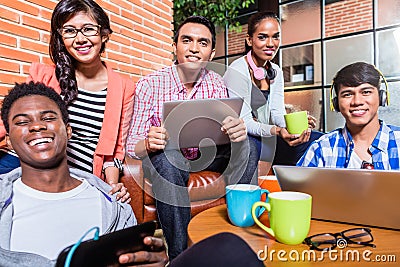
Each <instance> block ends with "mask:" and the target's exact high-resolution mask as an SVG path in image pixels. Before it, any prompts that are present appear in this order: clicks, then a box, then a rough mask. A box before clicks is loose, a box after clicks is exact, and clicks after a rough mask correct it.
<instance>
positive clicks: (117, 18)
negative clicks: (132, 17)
mask: <svg viewBox="0 0 400 267" xmlns="http://www.w3.org/2000/svg"><path fill="white" fill-rule="evenodd" d="M110 21H112V22H113V23H116V24H119V25H122V26H125V27H127V28H128V29H132V28H133V23H132V22H131V21H129V20H126V19H124V18H121V17H120V16H115V15H111V16H110Z"/></svg>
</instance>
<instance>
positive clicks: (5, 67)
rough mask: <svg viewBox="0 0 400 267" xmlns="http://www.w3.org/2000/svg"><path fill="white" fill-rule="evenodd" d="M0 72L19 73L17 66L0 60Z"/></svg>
mask: <svg viewBox="0 0 400 267" xmlns="http://www.w3.org/2000/svg"><path fill="white" fill-rule="evenodd" d="M0 70H4V71H10V72H17V73H19V64H18V63H15V62H12V61H9V60H4V59H2V58H0Z"/></svg>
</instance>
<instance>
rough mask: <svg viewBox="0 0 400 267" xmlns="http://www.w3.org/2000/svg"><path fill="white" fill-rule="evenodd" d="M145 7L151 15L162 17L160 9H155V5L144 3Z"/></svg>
mask: <svg viewBox="0 0 400 267" xmlns="http://www.w3.org/2000/svg"><path fill="white" fill-rule="evenodd" d="M143 7H144V9H145V10H147V11H149V12H150V13H151V14H154V15H156V16H160V15H161V13H162V12H161V11H160V10H159V9H157V8H155V7H154V5H153V3H151V4H149V3H146V2H143Z"/></svg>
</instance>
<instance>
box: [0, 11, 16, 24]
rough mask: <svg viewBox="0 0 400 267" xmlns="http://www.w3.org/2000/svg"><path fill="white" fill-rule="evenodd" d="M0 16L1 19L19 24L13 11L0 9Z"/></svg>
mask: <svg viewBox="0 0 400 267" xmlns="http://www.w3.org/2000/svg"><path fill="white" fill-rule="evenodd" d="M0 14H1V17H2V18H3V19H6V20H10V21H13V22H17V23H18V22H19V15H18V14H17V13H15V12H13V11H10V10H8V9H5V8H2V7H0Z"/></svg>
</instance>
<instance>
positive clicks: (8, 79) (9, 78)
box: [0, 72, 26, 85]
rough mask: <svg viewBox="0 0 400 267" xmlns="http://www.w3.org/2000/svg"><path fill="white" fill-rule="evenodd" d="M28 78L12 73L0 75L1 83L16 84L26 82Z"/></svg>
mask: <svg viewBox="0 0 400 267" xmlns="http://www.w3.org/2000/svg"><path fill="white" fill-rule="evenodd" d="M25 80H26V77H25V76H22V75H20V74H15V73H12V72H8V73H0V83H7V84H10V85H12V84H14V83H21V82H25Z"/></svg>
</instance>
